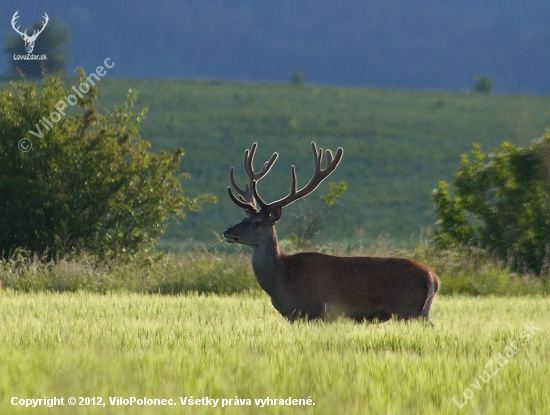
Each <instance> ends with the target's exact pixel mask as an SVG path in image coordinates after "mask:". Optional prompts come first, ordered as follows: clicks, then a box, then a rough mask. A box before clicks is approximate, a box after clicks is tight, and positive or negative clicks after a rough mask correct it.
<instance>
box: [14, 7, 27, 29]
mask: <svg viewBox="0 0 550 415" xmlns="http://www.w3.org/2000/svg"><path fill="white" fill-rule="evenodd" d="M17 19H19V10H17V11H16V12H15V13H14V14H13V17H12V18H11V27H13V30H15V31H16V32H17V33H19V34H20V35H23V33H21V32H20V31H19V28H20V27H21V26H17V28H16V27H15V25H16V24H17ZM26 32H27V31H26V30H25V33H26Z"/></svg>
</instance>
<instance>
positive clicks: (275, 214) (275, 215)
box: [269, 207, 283, 222]
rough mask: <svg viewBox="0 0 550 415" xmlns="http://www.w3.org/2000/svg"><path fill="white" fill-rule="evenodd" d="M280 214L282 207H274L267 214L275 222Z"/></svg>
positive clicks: (279, 217) (281, 213) (281, 214)
mask: <svg viewBox="0 0 550 415" xmlns="http://www.w3.org/2000/svg"><path fill="white" fill-rule="evenodd" d="M281 216H283V208H280V207H278V208H276V209H275V210H273V212H271V213H270V214H269V217H270V219H272V220H273V222H277V221H278V220H279V219H281Z"/></svg>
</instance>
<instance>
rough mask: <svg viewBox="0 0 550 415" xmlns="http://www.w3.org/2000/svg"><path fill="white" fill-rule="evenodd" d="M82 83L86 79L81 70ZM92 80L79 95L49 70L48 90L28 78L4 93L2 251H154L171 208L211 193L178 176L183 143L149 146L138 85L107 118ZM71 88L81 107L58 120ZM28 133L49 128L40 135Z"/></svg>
mask: <svg viewBox="0 0 550 415" xmlns="http://www.w3.org/2000/svg"><path fill="white" fill-rule="evenodd" d="M77 82H78V83H77V84H76V85H79V84H82V83H86V82H87V81H86V78H85V74H84V71H83V70H82V69H80V70H79V80H78V81H77ZM89 86H90V90H89V92H88V93H87V94H85V95H82V97H80V96H77V94H75V93H74V92H73V90H71V89H69V90H65V89H64V87H63V83H62V81H61V79H60V77H59V76H50V75H46V76H45V77H44V78H43V80H42V88H41V91H39V90H38V89H37V87H36V86H35V85H33V84H30V83H27V82H24V83H12V84H10V87H9V88H7V89H5V90H4V91H2V92H1V93H0V163H1V165H2V171H1V173H0V195H1V196H0V253H2V255H3V256H7V255H9V254H10V252H13V251H14V250H15V249H17V248H25V249H27V250H29V251H31V252H38V253H40V254H44V253H47V254H48V256H50V257H51V256H54V257H55V256H58V255H63V254H64V253H68V252H72V251H81V250H86V251H89V252H90V253H94V254H97V255H99V256H100V257H112V256H116V255H119V254H130V253H135V252H137V251H139V250H147V249H148V248H150V247H151V246H154V245H155V244H156V242H157V240H158V238H159V236H160V235H161V233H162V232H163V231H164V230H165V228H166V225H167V223H168V221H169V219H171V218H172V217H173V215H176V216H180V217H183V216H184V211H185V210H196V209H198V208H199V204H200V202H202V201H204V200H207V199H212V198H211V197H209V196H205V195H203V196H199V197H197V198H194V199H189V198H186V197H184V195H183V193H182V187H181V184H180V179H181V178H183V177H188V176H186V175H176V174H175V173H176V171H177V169H178V166H179V162H180V159H181V157H182V156H183V150H182V149H181V148H177V149H176V150H175V151H174V152H173V153H167V152H161V153H160V154H154V153H151V152H149V151H148V147H149V143H148V142H146V141H144V140H142V139H141V138H140V135H139V130H138V127H139V124H140V122H141V120H142V119H143V117H144V115H145V111H144V110H143V111H140V112H138V113H135V114H134V113H132V112H131V109H132V106H133V104H134V102H135V100H136V97H137V95H136V93H135V91H130V92H129V93H128V97H127V99H126V102H125V104H124V105H123V106H115V107H114V108H113V109H112V110H111V111H110V112H109V113H108V114H105V115H104V114H101V113H100V111H99V110H98V108H97V107H96V105H95V99H96V96H97V93H98V89H97V86H92V85H89ZM70 94H72V95H73V97H75V99H76V98H78V105H77V106H76V107H77V108H76V107H75V108H70V107H69V108H68V109H66V111H67V115H66V116H61V115H60V114H59V113H57V115H58V116H59V120H58V122H54V121H52V120H54V119H57V116H55V115H52V114H53V113H54V112H55V111H56V109H55V107H54V106H55V105H56V104H57V103H59V102H64V101H65V99H66V98H67V97H68V96H69V95H70ZM69 112H71V113H72V115H71V114H69ZM48 114H50V115H48ZM43 117H45V118H49V120H50V123H51V124H52V127H51V128H47V127H46V124H45V123H44V121H43ZM39 120H42V121H41V122H39ZM39 129H40V130H39ZM30 131H34V132H35V133H36V132H41V134H43V135H42V137H41V138H36V137H34V136H33V135H31V134H29V132H30ZM28 137H31V138H32V149H30V151H27V152H23V151H22V150H29V147H27V148H23V147H21V141H20V140H22V139H23V138H25V139H28ZM18 142H19V144H20V146H19V147H20V148H18ZM27 142H29V141H27Z"/></svg>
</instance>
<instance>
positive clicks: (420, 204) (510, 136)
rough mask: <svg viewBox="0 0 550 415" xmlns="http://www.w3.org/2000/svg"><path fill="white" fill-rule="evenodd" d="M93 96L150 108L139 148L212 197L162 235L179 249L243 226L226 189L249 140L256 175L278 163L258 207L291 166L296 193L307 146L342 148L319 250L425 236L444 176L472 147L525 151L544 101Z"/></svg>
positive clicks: (167, 84)
mask: <svg viewBox="0 0 550 415" xmlns="http://www.w3.org/2000/svg"><path fill="white" fill-rule="evenodd" d="M99 87H100V100H99V103H100V105H102V106H107V107H109V106H112V105H113V104H121V103H122V102H123V101H124V97H125V95H126V91H127V90H128V89H130V88H132V89H136V90H138V91H139V99H138V103H137V106H138V108H143V107H148V108H149V112H148V114H147V116H146V118H145V119H144V121H143V124H142V129H141V132H142V136H143V138H145V139H147V140H149V141H150V142H151V143H152V148H153V149H154V150H160V149H166V150H173V149H174V148H175V147H176V146H182V147H183V148H184V149H185V151H186V156H185V157H184V159H183V162H182V165H181V168H182V171H186V172H189V173H190V174H191V176H192V179H191V180H189V181H187V182H186V183H184V189H185V190H186V194H187V195H188V196H192V195H194V194H198V193H199V192H209V193H213V194H215V195H217V196H218V198H219V202H218V203H217V204H215V205H206V206H205V207H204V209H203V210H202V211H201V212H199V213H191V214H188V215H187V217H186V218H185V219H184V220H183V221H181V223H180V224H179V225H178V226H173V227H172V228H171V229H169V231H168V233H167V235H166V238H165V241H164V245H165V246H167V245H168V244H169V242H170V241H171V242H174V246H177V245H178V244H180V240H184V239H189V238H193V239H195V240H201V241H205V242H214V241H215V240H216V238H215V236H214V233H217V234H221V232H222V231H223V230H224V229H225V228H226V227H228V226H229V225H232V224H234V223H235V222H237V221H239V220H240V219H241V218H242V213H241V211H240V210H239V209H238V208H237V207H236V206H234V205H233V204H232V203H231V202H230V201H229V199H228V197H227V193H226V187H227V185H228V184H229V168H230V167H231V166H235V167H236V168H237V178H238V180H242V181H244V173H243V172H242V168H241V166H242V153H243V151H244V149H245V148H247V147H249V146H250V145H251V144H252V142H254V141H256V142H258V152H257V156H256V166H258V167H259V166H260V165H261V164H262V163H263V162H264V161H265V160H267V158H269V156H270V155H271V153H272V152H273V151H278V152H279V154H280V156H279V160H278V161H277V162H276V164H275V166H274V168H273V170H272V172H271V173H270V175H268V176H267V177H266V178H265V179H263V180H262V182H261V183H260V185H259V191H260V193H261V195H262V196H263V197H264V199H267V200H273V199H275V198H279V197H281V196H284V195H285V194H286V192H287V191H288V189H289V186H290V165H291V164H295V165H296V166H297V175H298V182H299V183H298V184H299V185H301V184H304V183H305V182H306V181H307V180H308V179H309V177H310V175H311V173H312V168H313V165H312V161H311V153H310V146H309V143H310V142H311V141H316V142H317V144H318V145H319V146H321V147H323V148H327V147H328V148H331V149H333V150H335V149H336V147H338V146H341V147H343V148H344V150H345V154H344V158H343V160H342V163H341V164H340V166H339V168H338V169H337V170H336V172H335V173H334V174H333V175H332V176H331V177H330V178H329V179H328V180H329V181H341V180H344V181H346V182H347V183H348V185H349V188H348V191H347V193H346V194H345V195H344V196H343V197H342V198H341V201H342V206H341V208H340V211H339V213H338V214H337V215H335V216H334V217H333V218H332V219H331V223H327V224H326V225H325V226H324V228H323V230H322V233H321V234H320V240H323V241H325V240H343V239H348V240H350V239H355V238H357V237H358V235H359V234H361V235H363V237H365V238H367V239H373V238H376V237H378V236H379V235H380V234H387V235H388V236H389V238H390V239H392V240H395V241H397V240H399V241H403V242H407V241H409V240H411V238H413V239H415V238H416V236H415V235H418V233H419V231H420V227H426V226H433V225H434V222H435V215H434V209H433V204H432V203H431V202H430V201H429V196H430V192H431V191H432V189H434V188H435V187H436V186H437V183H438V181H439V180H450V179H451V178H452V177H453V175H454V173H455V172H456V169H457V167H458V163H459V156H460V154H461V153H465V152H468V151H469V150H470V148H471V143H472V142H477V143H480V144H481V145H482V146H483V148H484V149H485V150H491V149H493V148H494V147H496V146H498V145H499V144H500V143H501V142H503V141H510V142H512V143H514V144H517V145H527V144H528V143H529V142H530V140H531V139H533V138H535V137H538V136H541V135H542V134H543V132H544V129H545V128H546V127H550V98H546V97H544V98H541V97H533V96H520V95H481V94H471V93H446V92H412V91H394V90H376V89H350V88H336V87H313V86H311V87H310V86H306V87H291V86H287V85H279V84H244V83H222V82H214V81H212V82H207V81H204V82H196V81H184V80H137V79H120V80H119V79H102V80H101V83H100V85H99ZM327 189H328V186H327V184H326V183H324V184H323V186H322V187H321V188H320V189H318V190H317V191H316V192H315V193H314V194H312V195H310V196H309V197H308V199H307V201H301V202H298V203H296V204H294V205H292V206H291V207H290V208H288V209H287V210H286V211H285V215H284V216H285V217H287V222H288V216H289V215H291V214H292V212H293V211H294V212H297V211H299V210H300V209H303V208H304V206H305V205H306V204H307V203H318V202H319V196H320V195H321V194H323V193H325V192H326V191H327ZM285 217H283V219H282V223H284V222H285ZM281 231H282V229H281V230H280V233H281Z"/></svg>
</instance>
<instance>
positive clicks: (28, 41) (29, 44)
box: [11, 10, 50, 53]
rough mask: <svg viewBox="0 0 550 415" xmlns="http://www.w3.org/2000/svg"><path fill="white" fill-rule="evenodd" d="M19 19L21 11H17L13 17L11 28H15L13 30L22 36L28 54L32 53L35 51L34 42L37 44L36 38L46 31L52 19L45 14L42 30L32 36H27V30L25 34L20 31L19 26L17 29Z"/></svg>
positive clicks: (35, 31) (36, 31)
mask: <svg viewBox="0 0 550 415" xmlns="http://www.w3.org/2000/svg"><path fill="white" fill-rule="evenodd" d="M18 18H19V10H17V11H16V12H15V13H14V14H13V17H12V18H11V26H12V27H13V30H15V31H16V32H17V33H19V34H20V35H21V38H22V39H23V40H24V41H25V49H27V53H32V51H33V50H34V42H36V38H37V37H38V35H39V34H40V33H42V32H43V31H44V29H45V28H46V25H47V24H48V21H49V20H50V18H49V17H48V15H47V14H46V13H44V16H43V18H44V22H43V23H42V29H40V30H34V31H33V34H32V36H29V35H27V30H26V29H25V31H24V32H21V31H20V30H19V26H17V27H15V25H16V20H17V19H18Z"/></svg>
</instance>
